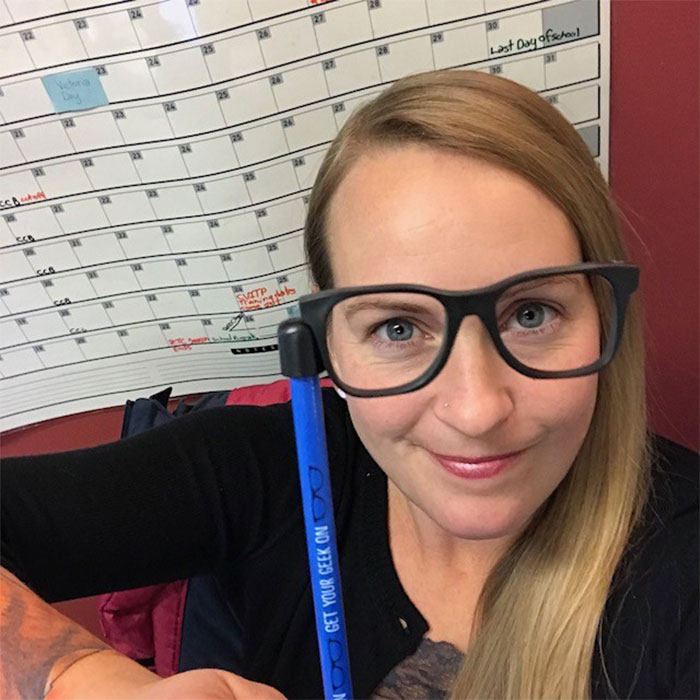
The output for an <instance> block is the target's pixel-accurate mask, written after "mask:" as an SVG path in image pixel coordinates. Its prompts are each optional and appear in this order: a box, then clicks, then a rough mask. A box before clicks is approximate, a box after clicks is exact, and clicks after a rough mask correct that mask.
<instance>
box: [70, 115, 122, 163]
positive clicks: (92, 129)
mask: <svg viewBox="0 0 700 700" xmlns="http://www.w3.org/2000/svg"><path fill="white" fill-rule="evenodd" d="M68 123H69V124H70V126H66V127H64V128H66V130H67V133H68V135H69V136H70V140H71V143H72V144H73V147H74V150H75V152H76V153H79V152H80V151H91V150H93V149H95V148H109V147H110V146H121V145H123V144H124V138H123V137H122V135H121V132H120V131H119V127H118V126H117V123H116V121H115V120H114V117H113V116H112V113H111V112H110V111H107V112H94V113H92V114H82V115H76V116H75V117H71V118H70V121H69V122H68Z"/></svg>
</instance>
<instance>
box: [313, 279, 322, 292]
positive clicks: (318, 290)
mask: <svg viewBox="0 0 700 700" xmlns="http://www.w3.org/2000/svg"><path fill="white" fill-rule="evenodd" d="M320 291H321V288H320V287H319V286H318V285H317V284H316V282H312V283H311V294H316V292H320Z"/></svg>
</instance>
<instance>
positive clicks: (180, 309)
mask: <svg viewBox="0 0 700 700" xmlns="http://www.w3.org/2000/svg"><path fill="white" fill-rule="evenodd" d="M147 298H148V303H149V304H150V305H151V309H152V311H153V316H154V317H155V318H157V319H166V318H174V317H176V316H189V315H191V314H195V313H197V309H196V308H195V306H194V303H193V302H192V297H191V296H190V294H189V292H187V291H185V290H183V289H178V290H173V291H160V292H156V293H154V294H149V295H148V296H147Z"/></svg>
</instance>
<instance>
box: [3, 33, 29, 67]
mask: <svg viewBox="0 0 700 700" xmlns="http://www.w3.org/2000/svg"><path fill="white" fill-rule="evenodd" d="M29 43H31V40H30V41H23V39H22V36H21V34H20V33H19V32H16V33H12V34H4V35H3V36H0V66H12V72H13V73H24V71H29V70H34V61H32V57H31V56H30V55H29V51H28V50H27V44H29ZM5 70H7V69H5Z"/></svg>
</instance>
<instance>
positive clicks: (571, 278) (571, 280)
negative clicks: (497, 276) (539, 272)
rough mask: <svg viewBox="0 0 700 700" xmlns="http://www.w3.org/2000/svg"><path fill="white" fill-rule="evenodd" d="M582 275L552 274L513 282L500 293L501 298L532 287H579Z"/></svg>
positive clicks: (530, 289)
mask: <svg viewBox="0 0 700 700" xmlns="http://www.w3.org/2000/svg"><path fill="white" fill-rule="evenodd" d="M583 277H584V276H583V275H581V274H574V275H552V276H551V277H544V278H539V279H534V280H528V281H525V282H514V283H513V284H512V285H511V286H509V287H508V288H507V289H506V290H505V291H504V292H503V294H502V295H501V298H502V299H503V298H508V296H510V295H512V294H518V293H519V292H529V291H532V290H533V289H539V288H540V287H551V286H553V285H571V286H573V287H580V286H581V280H582V279H583Z"/></svg>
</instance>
